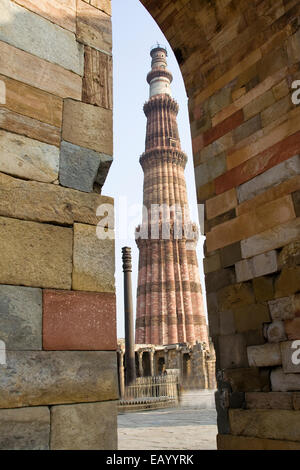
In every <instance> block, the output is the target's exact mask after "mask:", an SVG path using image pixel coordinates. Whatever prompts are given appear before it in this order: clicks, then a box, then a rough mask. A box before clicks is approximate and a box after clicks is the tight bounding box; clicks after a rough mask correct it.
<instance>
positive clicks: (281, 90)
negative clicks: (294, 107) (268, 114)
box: [272, 79, 290, 101]
mask: <svg viewBox="0 0 300 470" xmlns="http://www.w3.org/2000/svg"><path fill="white" fill-rule="evenodd" d="M272 92H273V95H274V98H275V100H276V101H278V100H280V99H281V98H283V97H284V96H286V95H288V94H289V92H290V88H289V85H288V83H287V80H286V79H284V80H282V81H281V82H279V83H277V85H275V86H273V88H272Z"/></svg>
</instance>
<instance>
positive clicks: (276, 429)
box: [229, 410, 300, 441]
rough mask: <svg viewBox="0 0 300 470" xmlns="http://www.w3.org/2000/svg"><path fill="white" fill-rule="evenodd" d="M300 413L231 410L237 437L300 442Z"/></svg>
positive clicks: (234, 431) (232, 429)
mask: <svg viewBox="0 0 300 470" xmlns="http://www.w3.org/2000/svg"><path fill="white" fill-rule="evenodd" d="M299 419H300V412H299V411H294V410H229V422H230V429H231V432H232V433H233V434H235V435H243V436H253V437H261V438H268V439H286V440H289V441H299V440H300V427H299Z"/></svg>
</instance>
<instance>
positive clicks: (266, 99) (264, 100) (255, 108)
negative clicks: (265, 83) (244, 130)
mask: <svg viewBox="0 0 300 470" xmlns="http://www.w3.org/2000/svg"><path fill="white" fill-rule="evenodd" d="M274 102H275V98H274V96H273V93H272V91H271V90H269V91H267V92H266V93H264V94H263V95H261V96H258V97H257V98H256V99H254V100H252V101H251V102H250V103H249V104H247V105H246V106H244V109H243V112H244V116H245V120H246V121H247V120H248V119H250V118H251V117H252V116H255V114H258V113H260V112H261V111H263V110H264V109H266V108H268V107H269V106H271V105H272V104H273V103H274Z"/></svg>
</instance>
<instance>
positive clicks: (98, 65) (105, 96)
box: [82, 46, 113, 109]
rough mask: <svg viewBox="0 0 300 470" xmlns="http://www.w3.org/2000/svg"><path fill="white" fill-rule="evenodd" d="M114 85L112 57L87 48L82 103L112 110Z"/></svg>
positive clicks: (85, 49)
mask: <svg viewBox="0 0 300 470" xmlns="http://www.w3.org/2000/svg"><path fill="white" fill-rule="evenodd" d="M112 83H113V81H112V57H111V56H110V55H108V54H104V53H102V52H100V51H97V50H96V49H94V48H92V47H89V46H85V48H84V77H83V82H82V101H83V102H84V103H88V104H94V105H97V106H102V107H103V108H107V109H112V106H113V90H112Z"/></svg>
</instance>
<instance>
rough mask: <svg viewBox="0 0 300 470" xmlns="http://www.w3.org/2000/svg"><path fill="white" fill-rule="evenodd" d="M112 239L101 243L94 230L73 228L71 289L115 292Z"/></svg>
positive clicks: (78, 226) (109, 233)
mask: <svg viewBox="0 0 300 470" xmlns="http://www.w3.org/2000/svg"><path fill="white" fill-rule="evenodd" d="M108 235H109V236H110V237H111V238H107V239H104V240H102V239H99V238H98V237H97V235H96V229H95V227H93V226H91V225H84V224H75V225H74V246H73V275H72V288H73V289H74V290H85V291H95V292H114V291H115V279H114V271H115V253H114V239H113V231H112V230H109V231H108Z"/></svg>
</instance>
